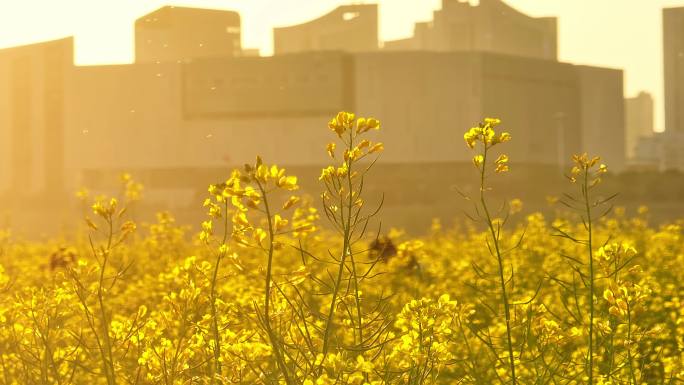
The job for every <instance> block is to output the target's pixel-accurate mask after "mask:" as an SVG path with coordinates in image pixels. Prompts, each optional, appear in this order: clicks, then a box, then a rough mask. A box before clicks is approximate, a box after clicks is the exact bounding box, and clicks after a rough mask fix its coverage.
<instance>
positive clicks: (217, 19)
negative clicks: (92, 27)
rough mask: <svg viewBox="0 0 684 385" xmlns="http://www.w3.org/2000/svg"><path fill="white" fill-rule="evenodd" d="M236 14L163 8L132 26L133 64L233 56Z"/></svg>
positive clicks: (237, 33) (236, 43)
mask: <svg viewBox="0 0 684 385" xmlns="http://www.w3.org/2000/svg"><path fill="white" fill-rule="evenodd" d="M240 36H241V34H240V15H239V14H238V13H237V12H231V11H220V10H212V9H200V8H186V7H175V6H167V7H163V8H160V9H158V10H156V11H154V12H152V13H150V14H148V15H146V16H144V17H142V18H140V19H138V20H136V22H135V61H136V62H137V63H156V62H158V61H161V62H170V61H174V62H175V61H185V60H191V59H195V58H203V57H225V56H237V55H239V54H240V51H241V44H240Z"/></svg>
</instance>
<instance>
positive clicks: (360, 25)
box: [273, 4, 378, 55]
mask: <svg viewBox="0 0 684 385" xmlns="http://www.w3.org/2000/svg"><path fill="white" fill-rule="evenodd" d="M377 49H378V6H377V4H360V5H343V6H341V7H337V8H336V9H335V10H333V11H332V12H330V13H328V14H327V15H323V16H321V17H319V18H318V19H315V20H312V21H309V22H307V23H304V24H298V25H294V26H290V27H281V28H275V29H274V30H273V51H274V53H275V54H276V55H278V54H285V53H293V52H307V51H326V50H341V51H347V52H365V51H374V50H377Z"/></svg>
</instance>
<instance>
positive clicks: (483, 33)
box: [384, 0, 558, 60]
mask: <svg viewBox="0 0 684 385" xmlns="http://www.w3.org/2000/svg"><path fill="white" fill-rule="evenodd" d="M557 40H558V39H557V22H556V18H555V17H540V18H534V17H530V16H527V15H525V14H523V13H520V12H518V11H517V10H515V9H513V8H512V7H510V6H508V5H507V4H506V3H504V2H503V1H501V0H480V2H479V5H471V4H470V3H469V2H468V1H462V0H442V9H440V10H437V11H435V12H434V16H433V20H432V21H430V22H422V23H417V24H416V25H415V29H414V35H413V36H412V37H410V38H408V39H402V40H394V41H386V42H385V43H384V48H385V49H387V50H429V51H483V52H493V53H502V54H507V55H515V56H526V57H533V58H537V59H547V60H556V59H557V51H558V48H557Z"/></svg>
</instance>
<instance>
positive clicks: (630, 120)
mask: <svg viewBox="0 0 684 385" xmlns="http://www.w3.org/2000/svg"><path fill="white" fill-rule="evenodd" d="M652 135H653V97H652V96H651V94H649V93H647V92H643V91H642V92H639V94H638V95H637V96H635V97H632V98H626V99H625V136H626V137H625V142H626V144H627V147H626V152H627V158H634V157H635V155H636V146H637V143H638V141H639V138H641V137H650V136H652Z"/></svg>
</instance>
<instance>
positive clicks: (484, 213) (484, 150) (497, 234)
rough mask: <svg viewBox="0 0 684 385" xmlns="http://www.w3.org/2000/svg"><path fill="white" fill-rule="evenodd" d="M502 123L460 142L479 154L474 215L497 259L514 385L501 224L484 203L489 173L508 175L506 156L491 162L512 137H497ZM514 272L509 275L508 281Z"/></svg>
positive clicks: (478, 129)
mask: <svg viewBox="0 0 684 385" xmlns="http://www.w3.org/2000/svg"><path fill="white" fill-rule="evenodd" d="M500 123H501V120H499V119H495V118H487V119H485V121H484V123H481V124H480V125H478V126H477V127H473V128H471V129H470V130H468V131H467V132H466V133H465V134H464V136H463V138H464V139H465V142H466V145H467V146H468V147H469V148H470V149H476V148H477V150H478V153H477V154H476V155H475V156H474V157H473V164H474V165H475V167H476V168H477V170H478V171H479V174H480V194H479V204H477V205H476V211H477V212H478V213H479V214H480V216H481V218H480V219H482V220H483V221H484V223H485V225H486V226H487V230H488V232H489V236H490V237H491V242H492V245H493V248H492V247H491V246H490V245H488V246H490V247H488V250H489V252H490V254H492V256H493V257H495V258H496V262H497V267H498V271H497V276H498V279H499V282H498V285H499V289H500V293H499V294H500V297H501V305H502V306H503V309H504V317H505V322H506V350H507V353H508V367H509V371H510V373H509V375H510V378H511V381H512V383H513V384H514V385H515V384H517V376H516V373H515V355H514V353H513V337H512V332H511V329H512V326H511V304H510V301H509V296H510V295H509V292H508V288H507V284H508V282H509V279H507V278H506V273H505V267H504V260H503V253H502V246H501V226H502V222H501V221H499V220H495V219H494V218H493V217H492V214H491V210H490V207H489V205H488V203H487V199H486V197H485V194H486V192H487V191H489V190H490V188H489V187H488V186H487V184H486V182H487V176H488V171H491V170H493V171H494V172H495V173H503V172H507V171H508V156H507V155H505V154H501V155H499V156H498V157H497V158H496V160H494V161H493V162H492V161H491V157H492V149H493V148H494V147H495V146H496V145H498V144H500V143H504V142H507V141H509V140H510V139H511V135H510V134H509V133H507V132H502V133H501V134H498V135H497V134H496V132H495V131H494V128H495V127H496V126H498V125H499V124H500ZM512 275H513V272H511V277H512Z"/></svg>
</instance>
